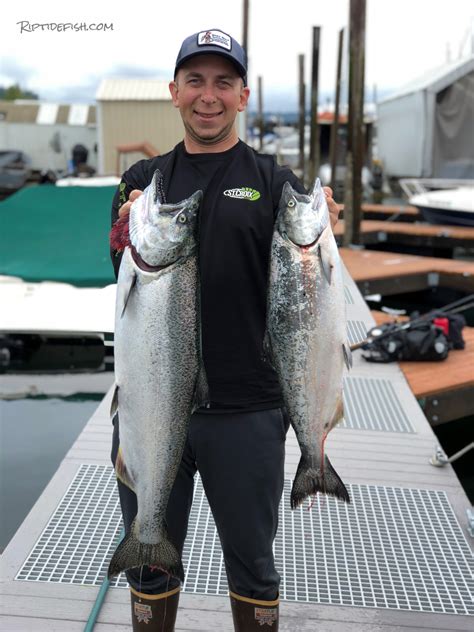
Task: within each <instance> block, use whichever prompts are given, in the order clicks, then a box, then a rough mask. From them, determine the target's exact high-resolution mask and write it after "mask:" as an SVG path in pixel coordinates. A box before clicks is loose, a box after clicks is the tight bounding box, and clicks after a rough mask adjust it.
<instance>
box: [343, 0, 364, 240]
mask: <svg viewBox="0 0 474 632" xmlns="http://www.w3.org/2000/svg"><path fill="white" fill-rule="evenodd" d="M365 8H366V0H350V8H349V15H350V18H349V22H350V26H349V122H348V138H347V177H346V190H345V199H344V217H345V230H344V246H349V245H351V244H360V222H361V217H362V210H361V203H362V165H363V160H364V133H363V126H364V62H365Z"/></svg>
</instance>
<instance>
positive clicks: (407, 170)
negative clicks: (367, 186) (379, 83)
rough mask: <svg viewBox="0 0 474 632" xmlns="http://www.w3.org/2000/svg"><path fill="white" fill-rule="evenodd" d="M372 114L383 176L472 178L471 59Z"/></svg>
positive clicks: (473, 99)
mask: <svg viewBox="0 0 474 632" xmlns="http://www.w3.org/2000/svg"><path fill="white" fill-rule="evenodd" d="M377 114H378V117H377V118H378V120H377V146H378V156H379V158H380V159H381V160H382V162H383V166H384V170H385V173H386V174H387V175H388V176H389V177H413V178H474V149H473V148H474V55H472V56H471V57H470V58H468V59H462V60H457V61H456V62H452V63H449V64H445V65H444V66H443V67H442V68H439V69H437V70H436V71H433V72H431V73H429V74H428V75H427V76H424V77H422V78H420V79H419V80H417V81H415V82H413V83H412V84H410V85H407V86H405V87H404V88H403V89H402V90H400V91H399V92H397V93H396V94H393V95H391V96H390V97H388V98H386V99H384V100H383V101H381V102H380V103H379V104H378V107H377Z"/></svg>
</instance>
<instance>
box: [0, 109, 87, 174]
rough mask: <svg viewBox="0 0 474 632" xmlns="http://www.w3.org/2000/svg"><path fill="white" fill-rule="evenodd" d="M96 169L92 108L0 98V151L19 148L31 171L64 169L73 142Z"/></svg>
mask: <svg viewBox="0 0 474 632" xmlns="http://www.w3.org/2000/svg"><path fill="white" fill-rule="evenodd" d="M77 144H80V145H84V147H86V149H87V150H88V159H87V162H88V164H89V165H90V166H91V167H94V168H97V131H96V108H95V106H94V105H87V104H82V103H80V104H59V103H43V102H41V101H36V100H26V99H25V100H23V99H17V100H15V101H0V150H2V151H8V150H16V151H23V152H24V153H25V154H27V155H28V156H29V158H30V159H31V165H30V168H31V169H32V170H33V171H47V170H48V169H52V170H53V171H58V170H62V171H67V168H68V162H69V161H70V160H71V158H72V148H73V147H74V145H77Z"/></svg>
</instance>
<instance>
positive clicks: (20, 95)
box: [0, 83, 38, 101]
mask: <svg viewBox="0 0 474 632" xmlns="http://www.w3.org/2000/svg"><path fill="white" fill-rule="evenodd" d="M0 98H1V99H4V100H5V101H14V100H15V99H38V95H37V94H36V93H35V92H31V91H30V90H23V89H22V88H21V87H20V84H18V83H14V84H12V85H11V86H8V87H7V88H4V87H3V86H2V87H0Z"/></svg>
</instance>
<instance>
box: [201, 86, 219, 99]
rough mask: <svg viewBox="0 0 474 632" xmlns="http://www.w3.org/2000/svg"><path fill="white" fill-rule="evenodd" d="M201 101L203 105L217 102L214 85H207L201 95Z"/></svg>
mask: <svg viewBox="0 0 474 632" xmlns="http://www.w3.org/2000/svg"><path fill="white" fill-rule="evenodd" d="M201 101H202V102H203V103H215V102H216V95H215V91H214V86H212V85H205V86H204V87H203V89H202V93H201Z"/></svg>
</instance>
